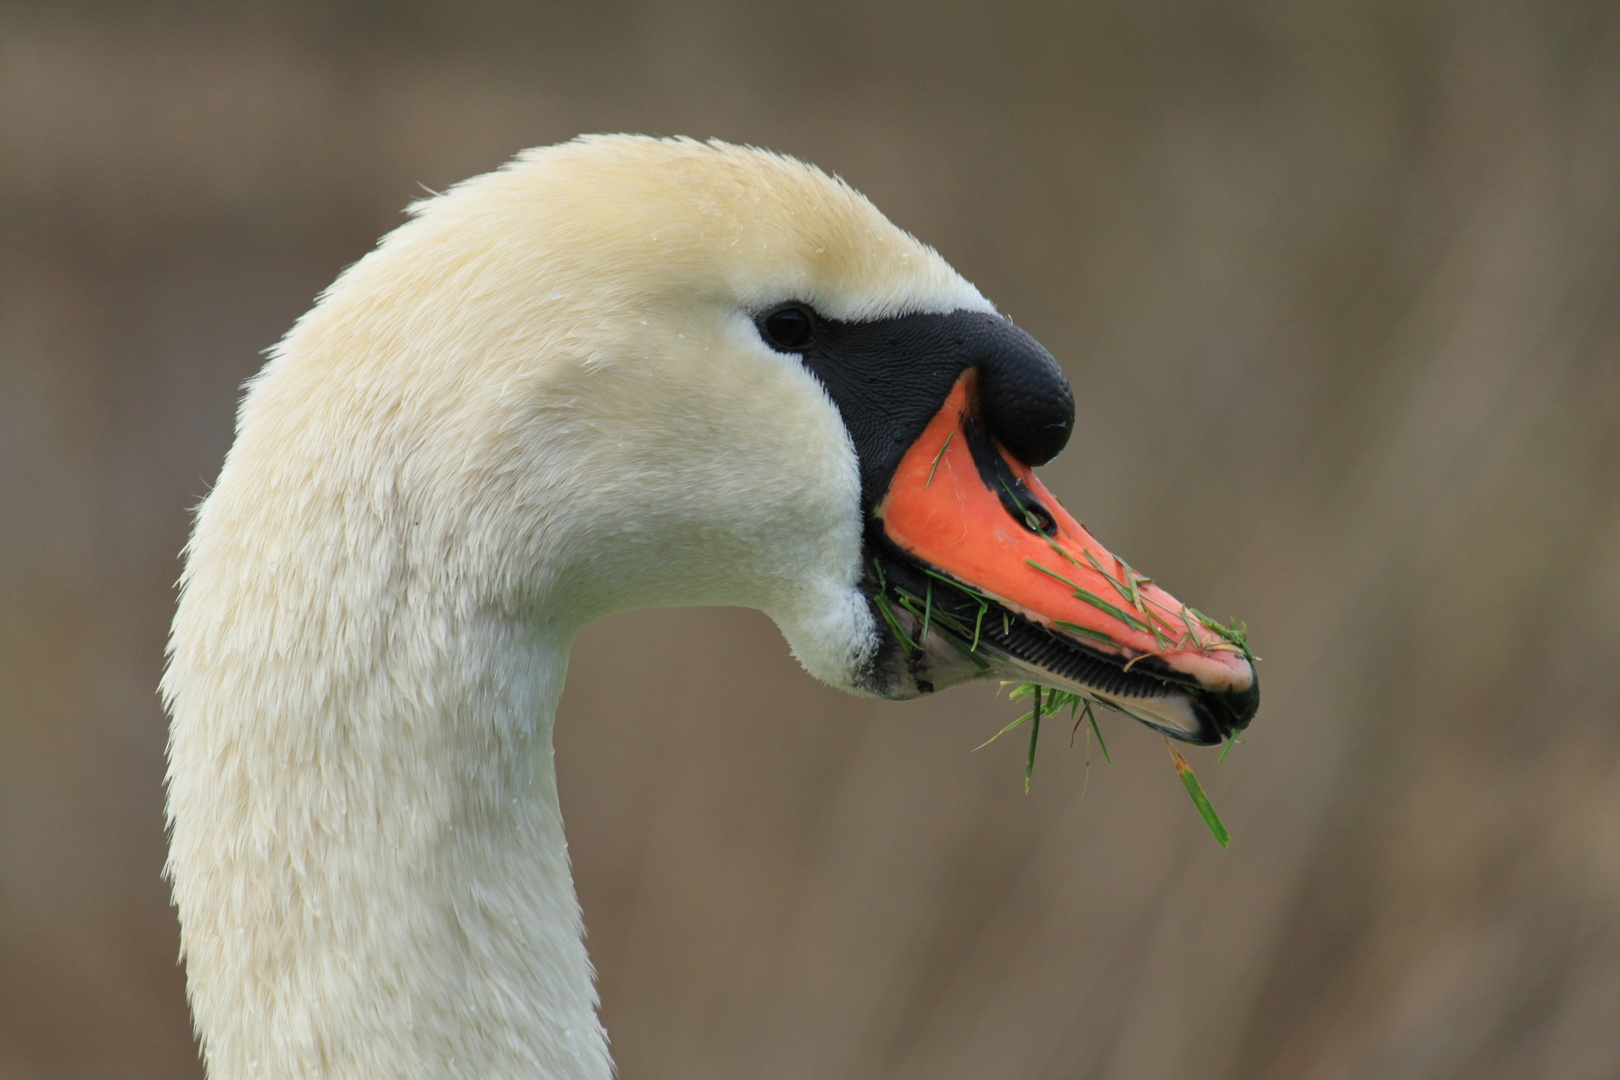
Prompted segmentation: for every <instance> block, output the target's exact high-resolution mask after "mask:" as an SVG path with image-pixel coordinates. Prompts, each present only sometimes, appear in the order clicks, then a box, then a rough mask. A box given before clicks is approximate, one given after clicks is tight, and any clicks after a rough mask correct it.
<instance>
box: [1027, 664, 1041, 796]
mask: <svg viewBox="0 0 1620 1080" xmlns="http://www.w3.org/2000/svg"><path fill="white" fill-rule="evenodd" d="M1042 696H1043V695H1042V694H1041V692H1040V691H1039V690H1037V691H1036V692H1035V708H1034V710H1033V711H1032V712H1031V713H1030V715H1031V716H1032V717H1034V722H1033V723H1032V724H1030V726H1029V757H1028V759H1027V760H1026V761H1025V762H1024V794H1025V795H1028V794H1029V782H1030V780H1031V779H1032V778H1033V777H1034V775H1035V741H1036V740H1037V739H1039V738H1040V737H1041V698H1042Z"/></svg>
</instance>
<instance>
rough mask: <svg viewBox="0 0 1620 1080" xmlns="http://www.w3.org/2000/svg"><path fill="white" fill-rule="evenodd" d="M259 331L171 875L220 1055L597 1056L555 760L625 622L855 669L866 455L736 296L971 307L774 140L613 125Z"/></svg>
mask: <svg viewBox="0 0 1620 1080" xmlns="http://www.w3.org/2000/svg"><path fill="white" fill-rule="evenodd" d="M415 210H416V215H415V217H414V219H413V220H412V221H411V222H409V223H407V224H406V225H404V226H402V227H401V228H400V229H398V230H396V231H395V232H394V233H393V234H391V235H390V236H389V237H387V238H386V239H385V240H384V242H383V243H382V244H381V245H380V246H379V248H378V250H377V251H375V252H373V253H372V254H371V255H369V256H367V257H366V258H365V259H363V260H361V261H360V262H359V263H357V264H356V265H355V266H354V267H352V268H351V269H350V270H348V271H347V272H345V273H344V275H343V276H342V277H341V278H340V279H339V280H338V282H337V283H336V284H334V286H333V287H332V288H331V289H330V290H329V291H328V292H327V294H326V295H325V296H323V298H322V299H321V302H320V303H319V304H318V305H317V306H316V307H315V308H314V309H313V310H312V311H311V312H310V313H309V314H308V315H306V316H305V317H304V318H303V319H301V320H300V321H299V323H298V324H297V326H296V327H294V329H293V330H292V331H291V332H290V333H289V334H288V336H287V337H286V338H285V339H284V340H283V341H282V343H281V344H280V345H279V346H278V347H277V348H276V350H275V351H274V353H273V355H272V358H271V360H270V362H269V363H268V364H267V365H266V367H265V370H264V371H263V372H262V373H261V375H260V376H259V377H258V378H257V379H256V380H255V381H254V383H253V384H252V385H251V386H250V389H249V392H248V394H247V396H246V398H245V399H244V401H243V404H242V408H241V412H240V416H239V420H238V431H237V439H236V442H235V444H234V446H233V447H232V449H231V452H230V454H229V456H228V458H227V460H226V464H225V466H224V468H223V470H222V472H221V474H220V478H219V481H218V484H217V485H216V487H215V489H214V490H213V492H212V493H211V494H210V495H209V497H208V498H207V500H206V501H205V502H204V504H203V506H202V507H201V508H200V510H199V512H198V517H197V524H196V529H195V533H194V536H193V538H192V541H191V543H190V545H189V547H188V555H187V565H186V572H185V577H184V579H183V582H184V584H183V593H182V600H181V604H180V608H179V611H178V614H177V615H176V619H175V624H174V630H173V636H172V641H171V659H170V665H169V668H168V671H167V672H166V674H165V678H164V685H163V689H164V694H165V698H166V700H167V702H168V703H169V707H170V711H171V714H172V718H173V721H172V729H171V740H170V770H169V816H170V821H171V828H172V842H171V853H170V859H169V865H168V872H169V874H170V877H171V879H172V882H173V887H174V896H175V902H176V904H177V906H178V908H179V913H180V919H181V926H182V942H183V949H184V953H185V958H186V963H187V970H188V981H189V992H190V995H191V1000H192V1005H193V1010H194V1015H195V1019H196V1023H197V1026H198V1030H199V1032H200V1034H201V1036H202V1040H203V1045H204V1051H205V1055H206V1058H207V1062H208V1067H209V1071H210V1074H211V1076H212V1077H213V1078H214V1080H235V1078H238V1077H244V1078H245V1077H253V1076H263V1077H278V1078H279V1077H294V1076H296V1077H314V1076H320V1077H325V1078H329V1080H335V1078H344V1080H349V1078H354V1080H358V1078H372V1077H390V1078H396V1077H449V1076H469V1077H482V1078H500V1077H536V1076H545V1077H560V1078H581V1080H583V1078H593V1080H602V1078H605V1077H608V1076H609V1075H610V1073H611V1066H610V1062H609V1057H608V1052H607V1046H606V1040H605V1037H604V1035H603V1033H602V1030H601V1028H600V1025H599V1024H598V1022H597V1020H596V1014H595V1007H596V994H595V990H594V987H593V984H592V973H591V968H590V963H589V960H588V958H587V956H586V952H585V948H584V944H583V942H582V938H581V920H580V912H579V907H578V903H577V901H576V899H575V896H574V890H573V885H572V881H571V878H570V874H569V868H568V855H567V846H566V843H565V841H564V838H563V829H562V819H561V814H560V810H559V807H558V801H557V789H556V779H555V773H554V770H553V767H552V757H551V734H552V719H553V716H554V711H555V707H556V703H557V699H558V697H559V695H560V693H561V690H562V683H563V676H564V671H565V668H566V664H567V652H568V647H569V643H570V642H571V640H572V638H573V635H574V634H575V633H576V632H577V630H578V629H579V627H580V626H582V625H583V624H584V623H586V622H588V621H590V620H591V619H593V618H596V617H598V616H600V615H602V614H605V613H608V612H610V611H615V610H622V609H625V608H632V607H650V606H666V605H675V604H699V603H708V604H738V605H746V606H750V607H755V608H759V609H761V610H763V611H765V612H767V613H768V614H770V615H771V616H772V617H773V618H774V619H775V620H776V621H777V623H778V625H779V626H780V627H781V628H782V630H783V632H784V634H785V636H786V637H787V638H788V641H789V644H790V645H791V646H792V648H793V649H794V652H795V654H796V655H797V656H798V657H799V658H800V660H801V661H802V662H803V663H804V664H805V666H806V668H807V669H809V670H810V671H811V672H812V673H813V674H815V675H817V676H818V677H820V678H822V679H825V680H827V681H829V682H832V683H834V684H835V685H840V686H845V687H851V685H852V679H853V673H854V672H855V671H856V669H857V668H858V667H859V665H860V664H861V662H862V661H863V660H864V659H865V657H866V655H867V653H868V652H869V650H870V649H871V648H872V647H873V643H874V640H875V636H874V632H873V626H872V617H871V615H870V613H869V611H868V610H867V608H866V606H865V603H864V601H863V600H862V598H861V597H860V595H859V593H858V592H857V588H856V586H857V581H858V578H859V573H860V566H859V561H860V527H861V523H860V511H859V491H858V480H857V476H856V464H855V460H854V452H853V449H852V447H851V445H850V442H849V437H848V435H847V433H846V432H845V431H844V429H843V427H842V424H841V421H840V418H839V416H838V413H837V410H836V409H835V408H834V407H833V405H832V404H831V402H830V401H829V400H828V399H827V397H826V394H825V393H824V392H823V391H822V389H821V388H820V386H819V384H817V383H816V382H815V380H814V379H813V378H812V377H811V376H810V375H809V374H808V373H806V372H805V371H804V370H803V368H802V367H801V366H800V365H799V364H798V363H797V362H796V361H795V360H794V359H793V358H792V357H788V356H784V355H782V354H779V353H774V352H772V351H771V350H770V349H768V348H766V347H765V346H764V345H763V343H762V342H761V341H760V340H759V337H758V334H757V332H756V331H755V330H754V327H753V324H752V322H751V321H750V319H749V317H748V313H749V312H750V311H752V310H757V309H759V308H760V307H762V306H764V305H766V304H769V303H772V302H776V301H780V300H786V299H800V300H804V301H807V302H811V303H814V304H815V305H816V306H817V307H818V308H819V309H820V310H822V311H824V312H826V313H828V314H829V315H831V316H833V317H841V318H859V317H876V316H882V315H890V314H897V313H903V312H907V311H950V310H956V309H960V308H970V309H978V310H987V309H988V307H989V305H988V304H987V303H986V301H984V299H983V298H982V297H980V296H979V294H978V293H977V292H976V291H975V290H974V289H973V288H972V287H971V286H970V285H968V284H967V283H966V282H964V281H962V279H961V278H959V277H958V276H957V275H956V274H955V273H954V272H953V271H951V270H950V268H949V267H948V266H946V264H945V263H944V262H943V261H942V260H941V259H940V258H939V257H938V256H937V255H936V254H935V253H934V252H933V251H932V250H931V249H929V248H927V247H925V246H923V245H922V244H920V243H918V242H917V241H916V240H914V239H912V238H911V237H910V236H908V235H907V234H905V233H903V232H901V231H900V230H898V229H895V228H894V227H893V226H892V225H890V224H889V223H888V222H887V221H886V220H885V219H884V218H883V217H882V216H881V215H880V214H878V213H877V211H876V210H874V209H873V208H872V207H871V206H870V204H868V203H867V202H866V201H865V200H864V199H862V198H861V197H860V196H859V195H857V194H855V193H854V192H853V191H851V190H850V189H848V188H847V187H845V186H843V185H842V184H840V183H838V182H836V181H834V180H831V179H829V178H827V177H826V176H824V175H823V174H821V173H819V172H816V171H815V170H813V169H810V168H808V167H806V166H804V165H801V164H799V163H797V162H793V161H791V160H787V159H783V158H779V157H775V156H773V155H768V154H764V153H761V152H757V151H749V150H741V149H737V148H733V147H723V146H703V145H699V144H695V143H691V142H688V141H657V140H650V139H632V138H623V137H611V138H600V139H593V140H581V141H576V142H574V143H570V144H566V145H564V146H560V147H554V148H549V149H547V150H541V151H531V152H530V153H528V154H526V155H524V156H523V157H522V158H520V159H519V160H518V161H517V162H515V163H514V164H513V165H511V166H509V167H507V168H506V169H503V170H500V171H498V172H496V173H492V174H489V175H487V176H484V177H479V178H477V179H475V180H472V181H469V182H467V183H466V184H463V185H461V186H459V187H458V188H456V189H454V190H453V191H452V192H450V193H449V194H448V195H446V196H444V197H442V198H438V199H434V200H429V201H428V202H427V203H425V204H422V205H420V206H419V207H417V208H415Z"/></svg>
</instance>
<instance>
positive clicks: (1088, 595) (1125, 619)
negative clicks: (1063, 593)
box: [1024, 559, 1153, 634]
mask: <svg viewBox="0 0 1620 1080" xmlns="http://www.w3.org/2000/svg"><path fill="white" fill-rule="evenodd" d="M1024 561H1025V562H1026V563H1028V564H1029V565H1030V566H1033V567H1034V568H1035V569H1037V570H1039V571H1040V572H1041V573H1043V574H1045V575H1046V576H1047V577H1053V578H1057V579H1058V580H1059V581H1061V582H1063V584H1065V585H1067V586H1068V587H1069V588H1071V589H1073V590H1074V598H1075V599H1076V600H1084V601H1085V602H1086V603H1088V604H1090V605H1091V606H1092V607H1094V608H1097V609H1098V610H1099V611H1106V612H1107V613H1108V614H1110V615H1112V616H1113V617H1114V618H1116V619H1118V620H1119V621H1120V622H1122V623H1124V624H1125V625H1126V626H1129V627H1130V628H1131V629H1133V630H1140V631H1142V632H1143V633H1144V634H1146V633H1150V632H1151V631H1152V630H1153V628H1152V627H1151V626H1149V625H1148V624H1147V623H1145V622H1143V621H1142V620H1141V619H1138V618H1137V617H1136V616H1135V615H1132V614H1131V613H1130V612H1128V611H1126V610H1125V609H1124V608H1122V607H1119V606H1118V605H1117V604H1110V603H1109V602H1108V601H1107V600H1104V599H1103V598H1102V597H1100V596H1098V595H1097V594H1096V593H1094V592H1091V591H1090V590H1088V589H1085V588H1083V587H1082V586H1079V585H1076V584H1075V583H1074V582H1072V581H1070V580H1069V579H1068V578H1066V577H1064V576H1063V575H1062V574H1060V573H1058V572H1057V571H1056V570H1052V569H1050V568H1048V567H1045V566H1042V565H1041V564H1040V563H1038V562H1036V561H1035V560H1034V559H1025V560H1024Z"/></svg>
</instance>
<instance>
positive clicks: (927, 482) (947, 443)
mask: <svg viewBox="0 0 1620 1080" xmlns="http://www.w3.org/2000/svg"><path fill="white" fill-rule="evenodd" d="M954 438H956V432H954V431H952V432H948V433H947V434H946V436H945V441H944V442H942V443H940V444H939V453H937V454H935V455H934V464H933V465H932V466H930V468H929V470H928V479H927V480H924V481H923V488H924V489H927V488H928V487H930V486H932V484H933V483H934V474H935V473H936V472H938V471H939V463H940V461H942V460H943V459H944V457H945V451H946V450H949V449H950V446H951V440H952V439H954Z"/></svg>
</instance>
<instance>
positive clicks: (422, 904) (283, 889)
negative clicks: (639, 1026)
mask: <svg viewBox="0 0 1620 1080" xmlns="http://www.w3.org/2000/svg"><path fill="white" fill-rule="evenodd" d="M205 517H206V512H205ZM199 534H200V535H201V536H202V539H203V544H202V546H201V548H200V549H199V550H194V552H193V554H192V564H191V569H190V572H189V574H190V576H189V580H188V583H187V592H186V596H185V598H184V599H183V601H182V605H181V612H180V615H179V617H178V618H177V622H176V630H175V647H174V658H173V662H172V665H171V670H170V673H169V677H168V686H167V689H168V690H169V691H170V695H171V698H172V699H173V700H172V706H171V707H172V710H173V728H172V738H171V768H170V816H171V821H172V834H173V835H172V844H171V857H170V863H169V874H170V877H171V879H172V881H173V884H174V893H175V900H176V904H177V906H178V908H179V914H180V918H181V924H182V940H183V948H184V951H185V954H186V960H187V968H188V982H189V992H190V995H191V998H192V1004H193V1011H194V1015H195V1017H196V1022H197V1026H198V1029H199V1033H200V1035H201V1037H202V1041H203V1046H204V1052H205V1057H206V1059H207V1062H208V1066H209V1074H210V1076H211V1077H212V1078H213V1080H235V1078H238V1077H241V1078H247V1077H294V1076H297V1077H316V1076H318V1077H323V1078H328V1080H331V1078H344V1080H361V1078H367V1080H370V1078H376V1077H385V1076H386V1077H423V1078H426V1077H451V1076H469V1077H470V1076H477V1077H534V1076H547V1077H558V1078H567V1080H607V1078H608V1077H609V1076H610V1075H611V1066H610V1064H609V1058H608V1053H607V1046H606V1038H605V1036H604V1034H603V1032H602V1029H601V1026H600V1024H599V1022H598V1021H597V1018H596V1005H597V997H596V993H595V988H594V985H593V981H592V969H591V966H590V961H589V959H588V957H587V955H586V951H585V947H584V944H583V927H582V922H581V917H580V909H579V904H578V901H577V899H576V897H575V892H574V887H573V881H572V877H571V874H570V870H569V859H568V850H567V843H566V841H565V839H564V835H563V823H562V815H561V811H560V807H559V803H558V797H557V784H556V773H555V770H554V768H553V760H552V727H553V721H554V717H555V713H556V705H557V701H558V698H559V696H560V693H561V690H562V683H563V677H564V674H565V670H566V664H567V653H568V647H569V644H570V638H569V635H567V634H566V633H552V632H548V631H547V630H545V629H544V628H542V627H540V626H538V625H537V624H536V622H535V621H534V620H533V619H532V618H530V619H523V618H518V617H515V616H512V615H510V614H508V613H502V612H499V611H494V610H490V609H488V608H477V607H468V606H466V605H464V604H462V603H461V602H460V601H457V600H454V599H452V598H450V597H446V596H435V595H433V594H432V593H431V592H429V591H427V590H426V589H425V588H423V587H419V586H422V582H419V581H418V582H414V583H413V588H411V589H407V590H404V592H403V593H402V594H399V595H402V596H404V597H409V598H410V599H409V600H408V601H401V602H397V603H390V602H388V598H387V597H386V596H385V595H383V594H384V593H385V592H387V590H386V589H385V588H379V590H377V591H374V592H371V593H369V594H368V593H366V592H365V590H364V589H363V588H359V586H358V584H357V583H356V582H355V581H354V580H353V579H352V578H351V579H350V581H349V588H350V589H351V593H352V592H353V591H354V590H355V589H359V591H360V593H361V595H360V596H359V597H358V598H357V597H355V596H354V595H351V596H350V597H349V598H348V599H349V601H350V602H349V603H348V604H347V605H346V606H345V609H344V611H343V613H342V616H343V617H341V618H330V619H322V618H321V617H320V615H321V612H320V607H321V601H320V599H319V597H318V594H315V593H304V594H303V598H304V601H305V604H306V609H305V610H306V614H307V615H308V617H307V618H305V619H304V620H303V624H304V625H303V627H302V629H305V630H307V629H308V628H309V626H312V625H320V626H326V627H328V628H331V629H329V630H328V632H325V633H316V634H308V633H304V634H298V633H286V632H285V631H286V629H287V628H286V626H285V622H286V620H285V619H282V620H281V622H280V623H279V624H278V621H277V615H278V612H275V611H271V610H267V609H266V605H265V604H264V603H260V602H257V601H274V602H275V603H276V604H278V605H279V606H281V607H282V608H284V609H285V608H286V607H287V606H288V598H289V596H290V595H300V587H301V586H304V585H310V584H312V581H311V580H310V579H311V576H312V575H311V571H312V570H313V569H316V568H315V567H312V566H310V565H309V564H307V563H306V564H303V565H301V566H294V567H291V568H286V569H284V570H283V571H282V572H281V574H280V577H279V580H278V588H277V589H276V590H274V592H273V594H272V593H262V594H256V593H255V589H254V588H253V587H252V585H251V583H250V582H247V583H245V582H244V581H243V579H242V578H241V576H240V575H237V576H235V577H234V578H233V576H232V575H230V574H225V573H216V571H217V570H223V569H224V567H225V566H227V565H228V564H229V563H230V562H232V560H227V559H217V560H216V558H215V556H217V555H218V554H219V553H218V552H216V551H212V550H209V549H208V546H207V539H208V538H207V536H206V535H204V530H203V529H201V528H200V529H199ZM328 569H329V568H328ZM222 592H223V593H228V594H231V595H229V596H228V598H227V597H222V596H221V595H220V593H222ZM205 594H211V595H205ZM205 601H206V602H205ZM222 601H223V602H222ZM188 609H190V610H189V611H188ZM188 616H191V617H194V618H195V620H196V623H202V622H211V623H212V625H206V626H203V625H196V624H195V623H194V622H192V621H188ZM265 626H273V627H277V629H276V630H273V631H271V635H270V636H271V637H272V638H273V639H274V640H271V641H268V642H266V641H264V640H262V633H263V630H262V628H263V627H265ZM255 628H258V629H257V634H258V635H259V637H260V638H261V639H259V640H255V633H256V631H255ZM238 642H240V643H241V647H237V643H238Z"/></svg>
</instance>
